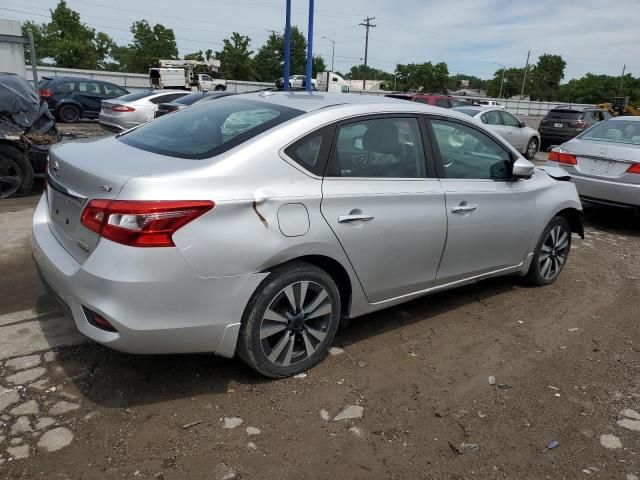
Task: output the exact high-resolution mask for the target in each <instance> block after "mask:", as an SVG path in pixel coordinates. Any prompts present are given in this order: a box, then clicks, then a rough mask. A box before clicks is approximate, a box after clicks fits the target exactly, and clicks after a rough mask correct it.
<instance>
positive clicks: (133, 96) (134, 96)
mask: <svg viewBox="0 0 640 480" xmlns="http://www.w3.org/2000/svg"><path fill="white" fill-rule="evenodd" d="M156 93H158V92H153V91H151V90H145V91H144V92H134V93H130V94H128V95H123V96H122V97H120V98H119V99H118V100H122V101H123V102H135V101H136V100H140V99H141V98H145V97H150V96H151V95H154V94H156Z"/></svg>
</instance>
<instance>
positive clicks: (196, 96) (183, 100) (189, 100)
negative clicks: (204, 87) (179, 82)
mask: <svg viewBox="0 0 640 480" xmlns="http://www.w3.org/2000/svg"><path fill="white" fill-rule="evenodd" d="M203 98H207V96H206V95H205V94H204V93H202V92H196V93H190V94H189V95H185V96H184V97H180V98H178V99H177V100H174V101H173V102H171V103H179V104H181V105H191V104H194V103H196V102H197V101H198V100H202V99H203Z"/></svg>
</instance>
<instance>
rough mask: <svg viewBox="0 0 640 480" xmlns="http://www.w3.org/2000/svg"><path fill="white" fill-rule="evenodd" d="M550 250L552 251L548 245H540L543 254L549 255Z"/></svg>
mask: <svg viewBox="0 0 640 480" xmlns="http://www.w3.org/2000/svg"><path fill="white" fill-rule="evenodd" d="M551 250H553V249H552V248H551V247H550V246H549V245H547V244H546V242H545V244H544V245H542V251H543V252H545V253H551Z"/></svg>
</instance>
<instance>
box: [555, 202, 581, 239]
mask: <svg viewBox="0 0 640 480" xmlns="http://www.w3.org/2000/svg"><path fill="white" fill-rule="evenodd" d="M554 217H562V218H564V219H566V220H567V222H569V225H570V226H571V231H572V232H573V233H577V234H578V235H580V238H582V239H584V226H583V225H582V211H580V210H578V209H576V208H572V207H568V208H564V209H562V210H560V211H559V212H556V214H555V215H554Z"/></svg>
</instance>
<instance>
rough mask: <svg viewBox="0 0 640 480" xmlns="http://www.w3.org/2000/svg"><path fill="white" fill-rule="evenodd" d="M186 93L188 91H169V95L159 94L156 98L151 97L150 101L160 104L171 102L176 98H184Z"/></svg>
mask: <svg viewBox="0 0 640 480" xmlns="http://www.w3.org/2000/svg"><path fill="white" fill-rule="evenodd" d="M185 95H186V93H168V94H167V95H159V96H157V97H155V98H150V99H149V101H150V102H151V103H155V104H156V105H158V104H159V103H170V102H173V101H174V100H177V99H179V98H182V97H184V96H185Z"/></svg>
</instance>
